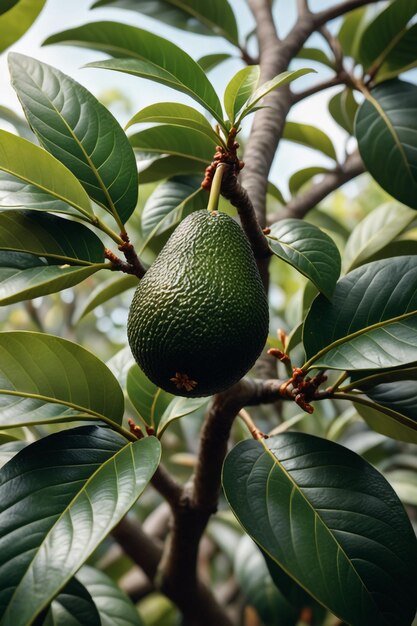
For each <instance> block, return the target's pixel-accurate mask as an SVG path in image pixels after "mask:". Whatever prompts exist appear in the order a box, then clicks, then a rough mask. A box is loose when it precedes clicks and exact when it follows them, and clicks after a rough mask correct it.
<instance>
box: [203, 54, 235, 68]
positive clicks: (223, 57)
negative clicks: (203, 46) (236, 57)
mask: <svg viewBox="0 0 417 626" xmlns="http://www.w3.org/2000/svg"><path fill="white" fill-rule="evenodd" d="M231 58H232V55H231V54H228V53H226V52H220V53H217V54H206V55H204V56H203V57H200V58H199V59H198V64H199V65H200V66H201V68H202V69H203V70H204V71H205V72H209V71H210V70H212V69H214V68H215V67H217V66H218V65H220V63H223V62H224V61H228V60H229V59H231Z"/></svg>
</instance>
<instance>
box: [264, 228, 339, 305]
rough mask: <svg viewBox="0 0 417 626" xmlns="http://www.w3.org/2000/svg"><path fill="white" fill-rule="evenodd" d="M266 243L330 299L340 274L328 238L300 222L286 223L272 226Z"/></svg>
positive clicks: (331, 242)
mask: <svg viewBox="0 0 417 626" xmlns="http://www.w3.org/2000/svg"><path fill="white" fill-rule="evenodd" d="M268 243H269V246H270V248H271V250H272V252H273V253H274V254H275V255H276V256H278V257H279V258H280V259H282V260H283V261H285V262H286V263H289V264H290V265H292V266H293V267H294V268H295V269H296V270H298V271H299V272H300V273H301V274H303V275H304V276H306V277H307V278H308V279H309V280H311V281H312V282H313V283H314V284H315V285H316V287H317V289H319V290H320V291H322V292H323V293H324V294H325V295H326V297H328V298H330V297H331V295H332V292H333V289H334V287H335V285H336V281H337V279H338V278H339V274H340V254H339V251H338V249H337V247H336V245H335V244H334V243H333V240H332V239H331V238H330V237H329V236H328V235H326V234H325V233H324V232H322V231H321V230H320V229H319V228H317V227H316V226H313V225H312V224H308V223H307V222H303V221H302V220H297V219H285V220H281V221H280V222H277V223H276V224H273V225H272V226H271V233H270V235H268Z"/></svg>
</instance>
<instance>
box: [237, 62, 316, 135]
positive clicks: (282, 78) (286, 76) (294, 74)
mask: <svg viewBox="0 0 417 626" xmlns="http://www.w3.org/2000/svg"><path fill="white" fill-rule="evenodd" d="M311 72H314V73H315V70H312V69H310V68H304V69H300V70H294V71H287V72H282V74H278V75H277V76H275V77H274V78H272V79H271V80H268V81H267V82H266V83H264V84H263V85H261V86H260V87H258V88H257V89H256V90H255V91H254V93H253V94H252V96H251V97H250V98H249V100H248V101H247V102H246V104H245V106H244V107H243V110H242V112H241V113H240V115H239V119H238V120H237V122H236V125H237V126H239V125H240V123H241V121H242V120H243V118H244V117H246V116H247V115H249V113H251V111H253V110H254V108H255V107H256V105H257V103H258V102H259V101H260V100H262V98H264V97H265V96H266V95H267V94H268V93H270V92H271V91H273V90H274V89H277V88H278V87H282V86H283V85H288V83H292V82H293V81H294V80H296V79H297V78H299V77H300V76H304V75H305V74H311Z"/></svg>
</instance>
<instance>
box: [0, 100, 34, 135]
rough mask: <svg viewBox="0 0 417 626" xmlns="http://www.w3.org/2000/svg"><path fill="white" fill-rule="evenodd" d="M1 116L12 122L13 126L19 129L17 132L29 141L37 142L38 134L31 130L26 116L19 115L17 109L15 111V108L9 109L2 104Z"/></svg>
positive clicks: (0, 108) (0, 107)
mask: <svg viewBox="0 0 417 626" xmlns="http://www.w3.org/2000/svg"><path fill="white" fill-rule="evenodd" d="M0 117H1V118H2V119H3V120H6V122H8V123H9V124H11V125H12V126H14V127H15V129H16V130H17V133H18V134H19V135H20V136H21V137H24V138H25V139H28V140H29V141H35V142H36V136H35V135H34V134H33V132H32V131H31V129H30V126H29V124H28V123H27V121H26V120H25V118H24V117H21V116H20V115H18V114H17V113H16V112H15V111H13V109H9V108H8V107H5V106H0Z"/></svg>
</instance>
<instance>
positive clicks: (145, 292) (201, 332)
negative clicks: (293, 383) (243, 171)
mask: <svg viewBox="0 0 417 626" xmlns="http://www.w3.org/2000/svg"><path fill="white" fill-rule="evenodd" d="M127 334H128V339H129V344H130V348H131V350H132V353H133V356H134V357H135V359H136V361H137V363H138V364H139V366H140V367H141V368H142V370H143V371H144V372H145V374H146V375H147V376H148V378H149V379H150V380H151V381H152V382H153V383H155V384H156V385H157V386H158V387H161V388H162V389H165V391H169V392H171V393H173V394H176V395H179V396H187V397H198V396H209V395H212V394H214V393H218V392H220V391H223V390H224V389H227V388H228V387H230V386H231V385H233V384H234V383H236V382H237V381H238V380H240V378H242V376H244V375H245V374H246V372H247V371H248V370H249V369H250V368H251V367H252V365H253V364H254V363H255V361H256V359H257V358H258V356H259V354H260V353H261V351H262V348H263V347H264V345H265V341H266V338H267V335H268V301H267V297H266V294H265V290H264V288H263V285H262V281H261V278H260V275H259V272H258V268H257V266H256V262H255V258H254V256H253V253H252V250H251V247H250V245H249V241H248V239H247V238H246V235H245V234H244V232H243V230H242V229H241V227H240V226H239V225H238V224H237V223H236V222H235V221H234V220H233V219H232V218H231V217H229V216H228V215H227V214H226V213H220V212H218V211H212V212H210V211H207V210H202V211H196V212H194V213H192V214H191V215H189V216H188V217H187V218H186V219H185V220H183V221H182V222H181V223H180V225H179V226H178V227H177V228H176V230H175V231H174V233H173V234H172V235H171V237H170V238H169V240H168V241H167V243H166V244H165V246H164V248H163V249H162V250H161V252H160V254H159V255H158V257H157V258H156V260H155V261H154V263H153V264H152V265H151V267H150V268H149V270H148V271H147V272H146V274H145V276H144V277H143V278H142V279H141V281H140V283H139V286H138V288H137V289H136V292H135V295H134V297H133V300H132V304H131V307H130V311H129V319H128V326H127Z"/></svg>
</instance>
